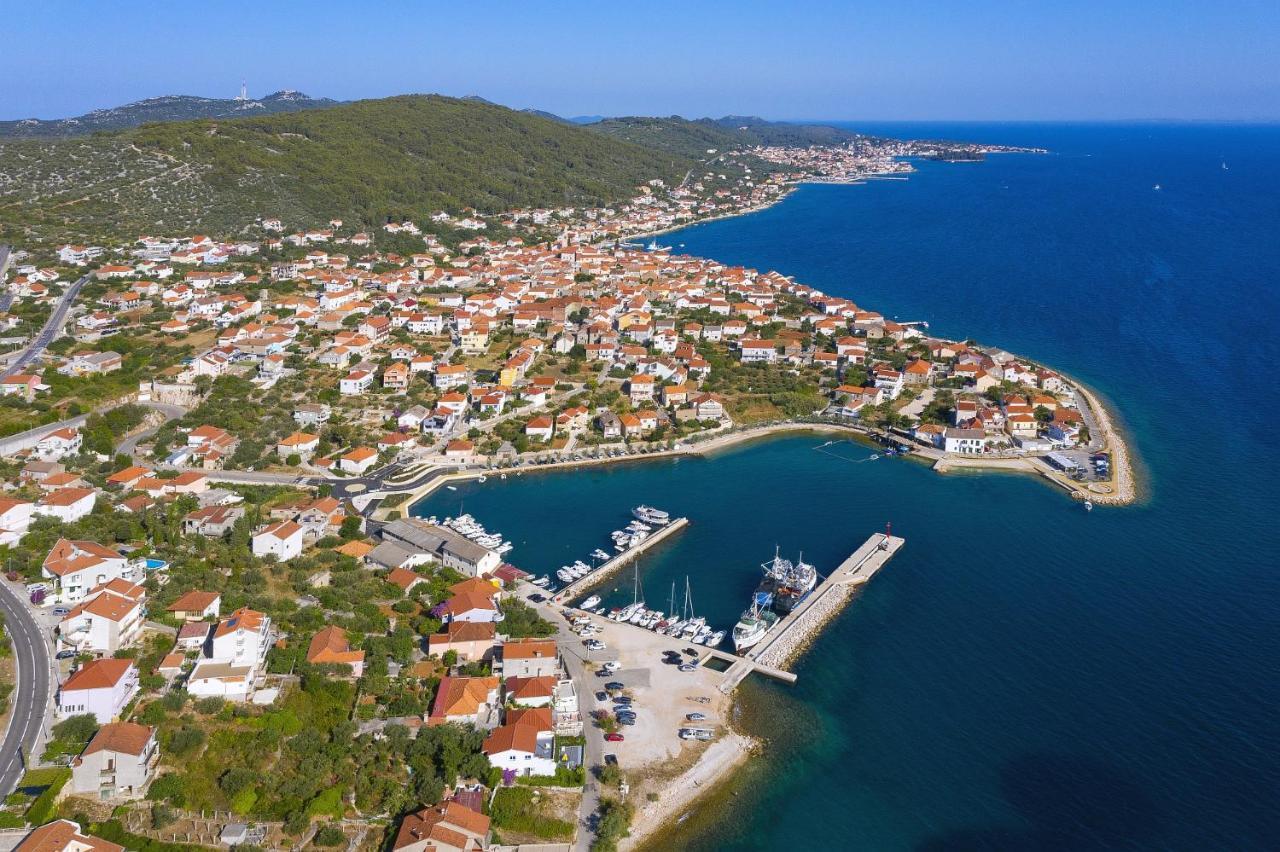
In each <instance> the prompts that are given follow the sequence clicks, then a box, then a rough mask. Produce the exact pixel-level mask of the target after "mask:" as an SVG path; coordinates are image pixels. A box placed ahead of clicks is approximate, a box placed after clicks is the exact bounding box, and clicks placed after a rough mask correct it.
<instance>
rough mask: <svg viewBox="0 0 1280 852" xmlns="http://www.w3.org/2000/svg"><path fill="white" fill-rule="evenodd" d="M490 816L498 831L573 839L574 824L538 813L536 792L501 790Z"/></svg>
mask: <svg viewBox="0 0 1280 852" xmlns="http://www.w3.org/2000/svg"><path fill="white" fill-rule="evenodd" d="M489 816H490V817H491V818H492V819H493V824H494V825H495V826H496V827H498V828H506V829H510V830H511V831H519V832H522V833H525V834H532V835H535V836H537V837H541V838H543V839H547V840H555V839H558V838H567V837H571V836H572V835H573V823H571V822H568V821H567V820H562V819H555V818H553V817H547V816H542V815H541V814H539V813H538V806H537V804H536V803H535V802H534V791H533V790H531V789H530V788H528V787H503V788H502V789H500V790H498V793H497V795H496V796H494V799H493V806H492V807H491V809H490V811H489Z"/></svg>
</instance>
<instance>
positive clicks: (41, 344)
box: [0, 275, 89, 379]
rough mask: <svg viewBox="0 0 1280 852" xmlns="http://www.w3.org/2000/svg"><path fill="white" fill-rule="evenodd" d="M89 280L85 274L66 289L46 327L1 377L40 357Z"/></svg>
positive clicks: (59, 329) (58, 331)
mask: <svg viewBox="0 0 1280 852" xmlns="http://www.w3.org/2000/svg"><path fill="white" fill-rule="evenodd" d="M88 280H89V276H88V275H85V276H83V277H81V278H79V279H78V280H77V281H76V282H75V283H74V284H72V285H71V286H69V287H68V288H67V289H66V292H64V293H63V294H62V298H61V299H60V300H59V301H58V304H57V305H56V306H55V307H54V309H53V313H52V314H50V315H49V320H48V322H46V323H45V324H44V328H42V329H40V333H39V334H37V335H36V336H35V337H34V338H33V339H32V341H31V342H30V343H29V344H27V348H26V349H25V350H23V352H22V354H21V355H19V356H18V359H17V360H16V361H14V362H13V363H11V364H10V365H9V367H8V369H6V370H5V371H4V374H3V375H0V379H7V378H9V377H10V376H12V375H15V374H16V373H18V371H20V370H21V369H22V368H23V367H25V366H27V364H30V363H31V362H32V361H34V360H35V359H36V358H37V357H39V355H40V353H41V352H44V350H45V347H47V346H48V345H49V344H50V343H52V342H53V341H54V339H55V338H57V337H58V335H60V334H61V333H62V325H63V323H65V322H66V321H67V313H68V312H69V311H70V310H71V305H72V303H74V302H75V300H76V296H78V295H79V294H80V288H81V287H83V286H84V285H85V283H86V282H87V281H88Z"/></svg>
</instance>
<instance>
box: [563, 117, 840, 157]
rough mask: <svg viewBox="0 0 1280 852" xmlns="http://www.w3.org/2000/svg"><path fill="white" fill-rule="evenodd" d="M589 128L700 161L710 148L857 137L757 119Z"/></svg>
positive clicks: (643, 121)
mask: <svg viewBox="0 0 1280 852" xmlns="http://www.w3.org/2000/svg"><path fill="white" fill-rule="evenodd" d="M586 127H587V129H589V130H594V131H596V132H598V133H603V134H606V135H609V136H613V137H616V138H618V139H625V140H627V141H628V142H634V143H635V144H637V145H644V146H645V147H649V148H656V149H658V150H661V151H667V152H670V153H673V154H679V155H680V156H684V157H690V158H693V159H698V160H705V159H707V157H708V154H707V151H708V150H710V149H715V150H716V151H717V153H724V152H725V151H730V150H737V149H741V148H746V147H751V146H755V145H784V146H808V145H833V144H840V143H842V142H850V141H852V140H854V139H857V138H858V134H856V133H852V132H850V131H847V130H841V129H840V128H837V127H827V126H823V125H805V124H785V123H775V122H770V121H765V120H764V119H762V118H756V117H754V116H725V117H724V118H718V119H714V118H700V119H696V120H693V121H690V120H688V119H684V118H680V117H679V116H670V117H668V118H650V117H642V116H626V117H622V118H606V119H604V120H603V121H598V122H596V123H595V124H588V125H586ZM754 165H755V164H754V163H753V167H754Z"/></svg>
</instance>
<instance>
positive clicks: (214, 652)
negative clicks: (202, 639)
mask: <svg viewBox="0 0 1280 852" xmlns="http://www.w3.org/2000/svg"><path fill="white" fill-rule="evenodd" d="M270 648H271V617H270V616H268V615H265V614H264V613H261V612H258V611H257V610H253V609H249V608H248V607H241V608H240V609H238V610H236V611H235V612H233V613H231V614H230V615H229V616H227V617H226V618H224V619H222V620H221V621H219V622H218V626H217V627H215V628H214V630H213V638H212V639H210V646H209V658H210V659H212V660H219V661H222V662H228V663H232V664H235V665H251V666H255V667H256V666H260V665H262V663H263V661H265V660H266V658H267V651H268V650H270Z"/></svg>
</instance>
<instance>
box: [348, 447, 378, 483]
mask: <svg viewBox="0 0 1280 852" xmlns="http://www.w3.org/2000/svg"><path fill="white" fill-rule="evenodd" d="M377 463H378V452H377V450H374V449H372V448H370V447H356V448H355V449H354V450H352V451H351V452H348V453H343V454H342V456H340V457H339V458H338V467H339V468H340V469H341V470H342V471H344V472H346V473H353V474H355V475H356V476H361V475H363V474H364V473H366V472H368V470H369V468H371V467H373V466H374V465H375V464H377Z"/></svg>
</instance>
